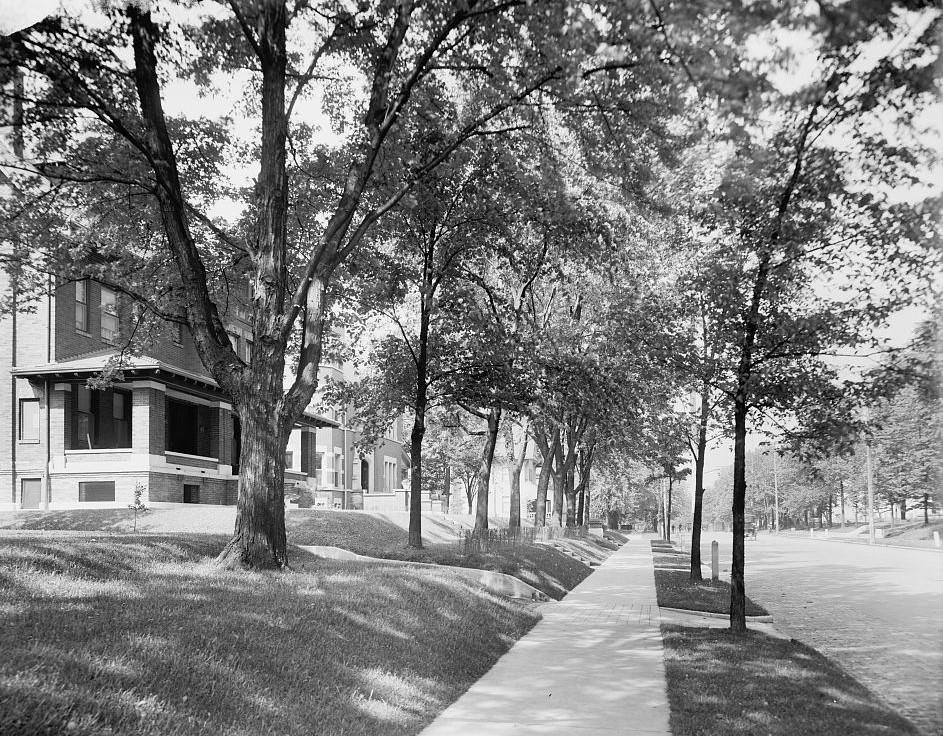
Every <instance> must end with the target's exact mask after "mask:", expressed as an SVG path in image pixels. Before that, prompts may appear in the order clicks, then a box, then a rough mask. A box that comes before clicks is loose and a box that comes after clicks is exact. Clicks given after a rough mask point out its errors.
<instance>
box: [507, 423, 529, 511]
mask: <svg viewBox="0 0 943 736" xmlns="http://www.w3.org/2000/svg"><path fill="white" fill-rule="evenodd" d="M511 432H512V433H513V432H514V429H513V427H512V428H511ZM511 439H512V442H513V439H514V437H513V434H512V437H511ZM512 449H513V445H512ZM526 457H527V424H526V423H525V424H524V440H523V442H522V443H521V451H520V454H519V455H518V456H517V457H516V458H514V464H513V465H512V466H511V512H510V514H509V517H508V526H509V527H510V528H511V529H520V528H521V470H522V469H523V467H524V460H525V459H526Z"/></svg>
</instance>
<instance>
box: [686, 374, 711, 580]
mask: <svg viewBox="0 0 943 736" xmlns="http://www.w3.org/2000/svg"><path fill="white" fill-rule="evenodd" d="M708 391H709V386H708V385H707V382H706V381H704V382H703V384H702V385H701V414H700V421H699V422H698V427H697V446H696V448H695V452H694V523H693V525H692V528H691V575H690V578H691V580H695V581H699V580H702V579H703V577H702V575H701V526H702V525H703V519H704V460H705V457H706V456H707V422H708V419H709V418H710V396H709V395H708Z"/></svg>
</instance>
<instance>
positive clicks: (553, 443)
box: [534, 425, 560, 526]
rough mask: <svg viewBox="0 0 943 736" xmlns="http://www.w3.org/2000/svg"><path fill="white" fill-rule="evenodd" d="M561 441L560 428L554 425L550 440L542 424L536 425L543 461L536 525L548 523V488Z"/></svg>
mask: <svg viewBox="0 0 943 736" xmlns="http://www.w3.org/2000/svg"><path fill="white" fill-rule="evenodd" d="M559 441H560V428H559V427H554V429H553V434H552V436H551V437H550V440H549V441H548V440H547V435H546V434H545V433H544V431H543V430H542V428H541V427H540V426H537V425H535V426H534V442H536V443H537V448H538V449H539V450H540V455H541V457H542V458H543V462H542V463H541V465H540V476H539V477H538V478H537V499H536V502H535V504H534V526H545V525H546V524H547V488H548V487H549V486H550V478H551V476H552V475H553V462H554V458H555V457H556V447H557V443H558V442H559Z"/></svg>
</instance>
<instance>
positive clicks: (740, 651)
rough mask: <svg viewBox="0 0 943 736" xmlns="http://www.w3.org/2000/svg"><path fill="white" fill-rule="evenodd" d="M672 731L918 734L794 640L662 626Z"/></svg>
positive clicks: (786, 735)
mask: <svg viewBox="0 0 943 736" xmlns="http://www.w3.org/2000/svg"><path fill="white" fill-rule="evenodd" d="M662 635H663V639H664V643H665V662H666V667H667V676H668V698H669V703H670V706H671V732H672V734H673V736H701V735H703V736H708V735H713V734H725V735H726V734H730V735H732V736H736V735H737V734H743V735H744V736H745V735H747V734H769V735H770V736H779V735H782V736H792V735H793V734H803V736H817V735H821V736H835V735H836V734H856V735H858V736H872V735H873V736H877V735H878V734H881V735H882V736H891V735H893V736H908V735H913V736H917V734H918V731H917V730H916V729H915V728H914V726H913V725H912V724H911V723H910V722H909V721H907V720H906V719H904V718H903V717H901V716H899V715H897V714H896V713H894V712H892V711H890V710H889V709H887V708H886V707H885V706H883V705H882V704H880V703H879V702H877V700H876V699H875V697H874V696H873V695H872V694H871V693H870V692H869V691H868V690H867V688H865V687H864V686H863V685H861V684H860V683H859V682H858V681H857V680H855V679H854V678H852V677H851V676H849V675H848V674H846V673H845V672H844V671H843V670H842V669H841V668H840V667H838V666H837V665H835V664H833V663H832V662H831V661H830V660H828V659H826V658H825V657H823V656H822V655H821V654H819V653H818V652H817V651H815V650H814V649H812V648H810V647H807V646H805V645H804V644H802V643H800V642H797V641H795V640H788V639H779V638H774V637H770V636H767V635H766V634H763V633H761V632H757V631H749V632H747V633H746V634H745V635H743V636H735V635H733V634H730V633H729V632H728V631H726V630H722V629H708V628H688V627H681V626H669V625H663V626H662Z"/></svg>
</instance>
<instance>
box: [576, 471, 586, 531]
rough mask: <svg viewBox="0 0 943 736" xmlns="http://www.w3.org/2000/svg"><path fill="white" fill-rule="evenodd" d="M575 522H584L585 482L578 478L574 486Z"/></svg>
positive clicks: (578, 524) (581, 523) (580, 524)
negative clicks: (578, 482) (577, 482)
mask: <svg viewBox="0 0 943 736" xmlns="http://www.w3.org/2000/svg"><path fill="white" fill-rule="evenodd" d="M576 504H577V505H576V524H577V526H583V525H584V524H586V484H585V483H583V481H582V480H580V484H579V485H578V486H577V487H576Z"/></svg>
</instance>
